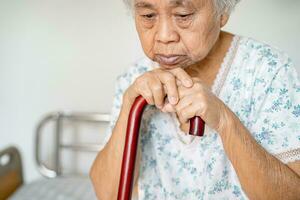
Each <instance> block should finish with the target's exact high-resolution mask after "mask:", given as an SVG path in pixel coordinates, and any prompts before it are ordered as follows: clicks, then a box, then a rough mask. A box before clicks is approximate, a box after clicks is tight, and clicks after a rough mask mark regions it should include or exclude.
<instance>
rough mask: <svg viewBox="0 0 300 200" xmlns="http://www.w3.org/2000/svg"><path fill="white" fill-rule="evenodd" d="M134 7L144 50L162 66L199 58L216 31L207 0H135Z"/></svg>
mask: <svg viewBox="0 0 300 200" xmlns="http://www.w3.org/2000/svg"><path fill="white" fill-rule="evenodd" d="M134 9H135V22H136V28H137V31H138V34H139V38H140V41H141V44H142V47H143V50H144V52H145V54H146V55H147V56H148V57H149V58H150V59H151V60H153V61H155V62H157V63H159V64H160V67H162V68H165V69H172V68H175V67H182V68H185V67H187V66H190V65H192V64H195V63H196V62H198V61H201V60H203V59H204V58H205V57H206V55H207V54H208V53H209V52H210V50H211V49H212V47H213V45H214V44H215V42H216V41H217V39H218V36H219V33H220V28H221V22H220V17H216V16H215V15H214V12H215V11H214V6H213V3H212V1H211V0H135V4H134Z"/></svg>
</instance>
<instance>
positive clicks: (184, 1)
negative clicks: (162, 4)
mask: <svg viewBox="0 0 300 200" xmlns="http://www.w3.org/2000/svg"><path fill="white" fill-rule="evenodd" d="M169 4H170V6H171V7H180V6H185V5H187V6H191V5H193V3H192V2H191V1H190V0H170V1H169ZM134 7H135V8H148V9H154V8H155V6H154V5H153V4H151V3H148V2H145V1H139V2H137V3H135V5H134Z"/></svg>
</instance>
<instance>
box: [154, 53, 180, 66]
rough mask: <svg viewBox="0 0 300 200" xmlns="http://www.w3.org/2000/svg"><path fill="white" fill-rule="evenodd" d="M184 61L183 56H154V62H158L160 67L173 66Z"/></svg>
mask: <svg viewBox="0 0 300 200" xmlns="http://www.w3.org/2000/svg"><path fill="white" fill-rule="evenodd" d="M183 59H184V56H183V55H175V54H172V55H163V54H156V55H155V61H156V62H158V63H159V64H161V65H165V66H173V65H177V64H178V63H180V62H181V61H182V60H183Z"/></svg>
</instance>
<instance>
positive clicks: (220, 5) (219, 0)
mask: <svg viewBox="0 0 300 200" xmlns="http://www.w3.org/2000/svg"><path fill="white" fill-rule="evenodd" d="M123 1H124V3H125V5H126V7H127V8H129V9H130V10H132V8H133V2H134V0H123ZM239 1H240V0H213V3H214V6H215V8H216V14H218V15H220V14H223V13H227V14H230V13H231V12H232V11H233V9H234V8H235V6H236V4H237V3H238V2H239Z"/></svg>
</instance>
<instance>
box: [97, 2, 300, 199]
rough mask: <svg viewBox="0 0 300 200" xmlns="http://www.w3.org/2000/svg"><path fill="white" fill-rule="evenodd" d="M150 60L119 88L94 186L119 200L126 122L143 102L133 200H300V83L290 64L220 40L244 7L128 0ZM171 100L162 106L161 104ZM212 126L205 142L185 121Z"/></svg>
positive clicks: (243, 42)
mask: <svg viewBox="0 0 300 200" xmlns="http://www.w3.org/2000/svg"><path fill="white" fill-rule="evenodd" d="M126 3H127V5H128V6H129V7H130V8H131V9H132V10H133V14H134V19H135V23H136V29H137V31H138V34H139V38H140V41H141V44H142V47H143V50H144V53H145V55H146V56H147V58H145V59H142V60H140V61H139V62H138V63H137V64H135V65H134V66H133V67H131V68H130V69H129V70H128V71H127V73H125V74H123V75H122V76H120V77H119V78H118V80H117V88H116V94H115V99H114V104H113V110H112V121H111V124H110V128H109V130H108V137H107V140H106V142H107V144H106V145H105V147H104V149H103V150H102V151H101V152H100V153H99V155H98V156H97V158H96V160H95V162H94V164H93V167H92V170H91V178H92V181H93V184H94V188H95V191H96V193H97V196H98V198H99V199H103V200H107V199H116V198H117V197H116V196H117V191H118V183H119V174H120V168H121V160H122V154H123V148H124V140H125V130H126V125H127V118H128V113H129V109H130V107H131V105H132V104H133V101H134V99H135V98H136V97H137V96H139V95H142V96H143V97H144V98H145V99H146V100H147V102H148V103H149V104H151V105H155V106H150V107H147V109H146V111H145V113H144V117H143V122H142V126H141V136H140V142H139V149H140V152H139V155H138V162H137V164H138V165H137V166H138V167H137V169H138V170H136V171H135V174H136V175H135V181H134V196H135V198H137V199H159V200H161V199H248V198H250V199H300V81H299V79H298V77H297V72H296V70H295V68H294V67H293V65H292V62H291V60H290V58H289V57H288V56H287V55H286V54H285V53H283V52H281V51H279V50H277V49H275V48H272V47H270V46H268V45H266V44H263V43H261V42H258V41H256V40H254V39H250V38H246V37H241V36H238V35H233V34H231V33H227V32H223V31H221V28H222V27H223V26H224V25H225V24H226V23H227V20H228V18H229V15H230V12H231V11H232V10H233V8H234V7H235V5H236V4H237V3H238V0H132V1H130V0H128V1H126ZM165 97H166V98H165ZM194 116H200V117H201V118H202V119H203V120H204V121H205V123H206V125H205V133H204V136H203V137H201V138H198V137H196V138H195V137H193V136H190V135H187V134H186V133H187V131H188V129H189V124H188V121H189V119H190V118H192V117H194Z"/></svg>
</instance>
